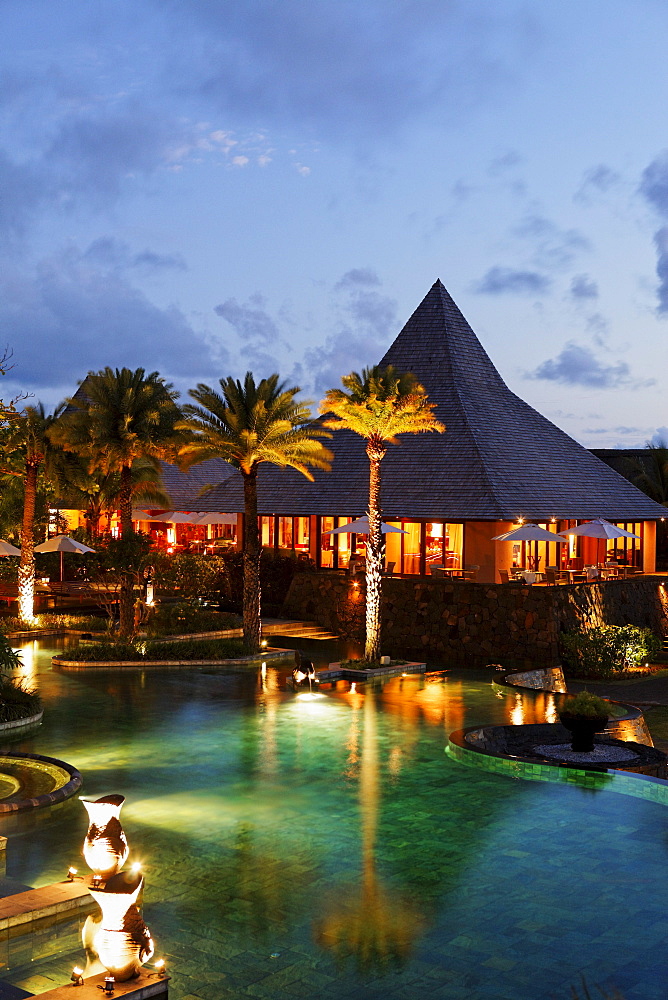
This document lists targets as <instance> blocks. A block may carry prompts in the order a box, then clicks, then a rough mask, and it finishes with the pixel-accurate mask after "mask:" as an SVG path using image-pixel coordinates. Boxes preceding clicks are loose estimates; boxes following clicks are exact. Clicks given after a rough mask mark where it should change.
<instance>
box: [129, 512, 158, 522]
mask: <svg viewBox="0 0 668 1000" xmlns="http://www.w3.org/2000/svg"><path fill="white" fill-rule="evenodd" d="M132 520H133V521H154V520H155V518H154V517H152V515H151V514H149V512H148V511H147V510H133V511H132Z"/></svg>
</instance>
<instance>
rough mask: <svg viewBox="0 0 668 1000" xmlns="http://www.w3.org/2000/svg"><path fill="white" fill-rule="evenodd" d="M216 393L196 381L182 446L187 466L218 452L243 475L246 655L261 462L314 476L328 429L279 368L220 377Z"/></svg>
mask: <svg viewBox="0 0 668 1000" xmlns="http://www.w3.org/2000/svg"><path fill="white" fill-rule="evenodd" d="M219 385H220V391H218V390H216V389H212V388H210V387H209V386H208V385H204V384H203V383H200V384H199V385H198V386H197V388H196V389H193V390H191V392H190V395H191V397H192V398H193V399H194V400H195V403H196V404H197V405H194V404H192V403H188V404H186V405H185V406H184V407H183V412H184V414H185V419H184V420H183V421H181V423H180V424H179V429H180V430H182V431H185V432H188V433H189V434H190V440H189V441H188V442H187V443H185V444H184V445H183V446H182V448H181V452H180V454H181V459H182V462H183V463H184V465H186V466H188V467H189V466H191V465H194V464H195V463H197V462H204V461H206V460H207V459H211V458H222V459H223V460H224V461H226V462H229V463H230V465H232V466H233V467H234V468H236V469H238V470H239V472H240V473H241V476H242V480H243V487H244V531H243V568H244V574H243V618H244V644H245V648H246V650H247V651H248V652H249V653H254V652H257V651H258V650H259V648H260V601H261V590H260V555H261V548H260V535H259V529H258V498H257V473H258V467H259V466H260V465H261V464H262V463H263V462H269V463H271V464H272V465H278V466H280V467H282V468H292V469H296V470H297V471H298V472H301V473H302V475H304V476H305V477H306V478H307V479H313V476H312V474H311V472H310V471H309V470H310V469H311V468H316V469H328V468H329V460H330V458H331V453H330V452H329V451H328V450H327V448H325V446H324V445H323V444H322V442H321V441H320V440H318V439H319V438H325V437H329V436H330V435H329V434H328V432H327V431H325V430H323V428H322V427H321V426H319V425H317V424H315V423H314V422H313V420H312V418H311V414H310V411H309V405H310V404H309V403H307V402H300V401H298V400H297V399H296V396H297V393H299V392H300V391H301V390H300V389H299V387H298V386H292V387H288V386H286V384H285V383H284V382H279V376H278V375H277V374H273V375H270V376H269V378H263V379H261V381H260V382H258V383H257V384H256V382H255V379H254V377H253V375H252V373H251V372H246V377H245V378H244V381H243V382H241V381H239V380H238V379H236V380H235V379H233V378H227V379H220V380H219Z"/></svg>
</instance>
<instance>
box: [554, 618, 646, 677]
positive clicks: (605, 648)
mask: <svg viewBox="0 0 668 1000" xmlns="http://www.w3.org/2000/svg"><path fill="white" fill-rule="evenodd" d="M562 641H563V647H564V652H565V666H566V668H567V669H568V671H569V672H570V673H571V674H575V675H576V676H578V677H600V678H606V677H612V676H614V675H615V674H618V673H621V672H623V671H624V670H628V669H629V668H632V667H639V666H640V665H642V664H643V663H648V662H651V661H652V660H653V659H654V658H655V657H656V655H657V653H658V652H659V649H660V647H661V643H660V641H659V639H657V637H656V636H655V635H654V634H653V633H652V631H651V629H649V628H638V627H637V626H636V625H599V626H597V627H595V628H590V629H587V631H583V632H566V633H565V634H564V635H563V636H562Z"/></svg>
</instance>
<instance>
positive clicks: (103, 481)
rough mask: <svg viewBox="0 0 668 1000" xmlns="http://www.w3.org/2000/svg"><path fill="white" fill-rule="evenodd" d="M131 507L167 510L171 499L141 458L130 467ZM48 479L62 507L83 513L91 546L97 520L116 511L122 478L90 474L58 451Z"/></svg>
mask: <svg viewBox="0 0 668 1000" xmlns="http://www.w3.org/2000/svg"><path fill="white" fill-rule="evenodd" d="M131 472H132V506H133V507H135V506H139V505H146V506H153V507H163V508H165V509H166V508H168V507H169V506H170V504H171V500H170V498H169V496H168V494H167V493H166V492H165V490H164V487H163V485H162V480H161V478H160V472H159V470H157V469H156V468H155V467H154V466H153V464H152V463H151V462H147V461H146V459H144V458H138V459H136V460H135V461H134V462H133V464H132V469H131ZM49 475H50V479H51V481H52V483H53V484H54V486H55V489H56V491H57V494H58V498H59V500H60V502H61V505H62V506H63V507H65V508H72V509H75V510H81V509H83V511H84V515H83V516H84V520H85V522H86V540H87V541H88V542H90V543H91V544H94V543H95V542H96V541H97V540H98V538H99V535H100V518H101V517H102V515H103V514H105V513H107V514H109V515H111V513H113V512H114V511H116V510H118V507H119V502H120V496H119V495H120V488H121V477H120V473H119V472H106V473H103V472H100V471H99V470H98V469H93V470H92V471H89V468H88V463H87V461H86V460H85V459H83V458H81V456H80V455H77V454H76V453H74V452H67V451H62V450H60V451H58V452H57V453H56V455H55V457H54V461H53V463H52V464H51V468H50V472H49Z"/></svg>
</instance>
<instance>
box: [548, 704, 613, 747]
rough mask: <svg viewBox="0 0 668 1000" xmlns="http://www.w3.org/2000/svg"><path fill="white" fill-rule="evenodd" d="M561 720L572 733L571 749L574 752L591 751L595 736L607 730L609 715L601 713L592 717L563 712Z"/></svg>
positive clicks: (560, 716) (560, 715)
mask: <svg viewBox="0 0 668 1000" xmlns="http://www.w3.org/2000/svg"><path fill="white" fill-rule="evenodd" d="M559 721H560V722H561V724H562V726H563V727H564V728H565V729H567V730H568V731H569V733H570V734H571V750H573V751H574V753H591V752H592V751H593V749H594V736H595V735H596V733H602V732H603V731H604V730H605V727H606V725H607V722H608V717H607V715H599V716H597V717H595V718H593V719H592V718H591V717H588V716H586V715H571V714H570V712H561V713H560V714H559Z"/></svg>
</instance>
